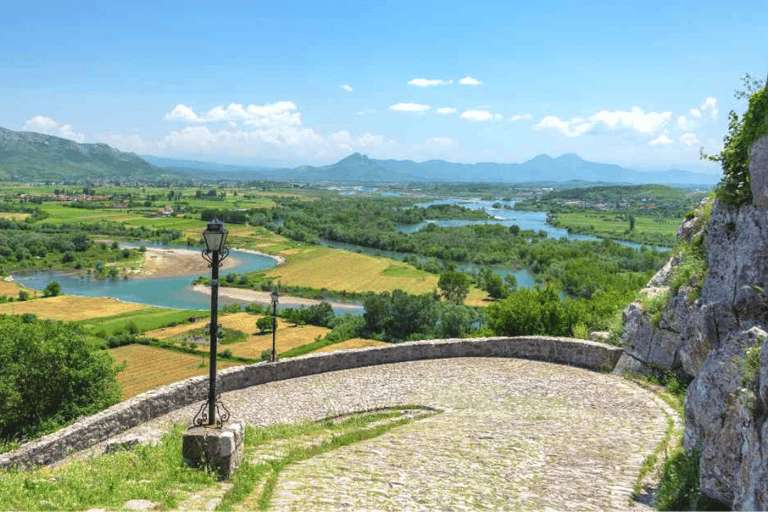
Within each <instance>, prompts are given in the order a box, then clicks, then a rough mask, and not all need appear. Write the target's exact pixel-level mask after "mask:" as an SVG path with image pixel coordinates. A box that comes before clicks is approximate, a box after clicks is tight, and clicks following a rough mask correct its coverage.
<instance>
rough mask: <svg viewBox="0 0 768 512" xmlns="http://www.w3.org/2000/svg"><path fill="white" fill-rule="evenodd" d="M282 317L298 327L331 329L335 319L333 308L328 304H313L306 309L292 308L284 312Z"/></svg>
mask: <svg viewBox="0 0 768 512" xmlns="http://www.w3.org/2000/svg"><path fill="white" fill-rule="evenodd" d="M282 317H283V318H284V319H286V320H287V321H289V322H292V323H294V324H297V325H306V324H309V325H317V326H318V327H330V326H331V324H332V323H333V319H334V317H335V315H334V313H333V307H331V305H330V304H329V303H327V302H321V303H320V304H313V305H311V306H307V307H305V308H292V309H287V310H285V311H283V312H282Z"/></svg>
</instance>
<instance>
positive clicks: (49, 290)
mask: <svg viewBox="0 0 768 512" xmlns="http://www.w3.org/2000/svg"><path fill="white" fill-rule="evenodd" d="M60 293H61V285H60V284H59V283H58V282H57V281H51V282H50V283H48V286H46V287H45V290H43V297H56V296H57V295H59V294H60Z"/></svg>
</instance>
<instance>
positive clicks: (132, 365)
mask: <svg viewBox="0 0 768 512" xmlns="http://www.w3.org/2000/svg"><path fill="white" fill-rule="evenodd" d="M109 353H110V354H111V355H112V357H114V358H115V361H117V363H118V364H121V363H122V362H123V361H125V362H126V367H125V370H123V371H122V372H120V373H118V374H117V381H118V382H119V383H120V384H121V386H122V394H123V400H127V399H128V398H131V397H132V396H136V395H138V394H139V393H143V392H144V391H149V390H150V389H155V388H157V387H160V386H164V385H166V384H171V383H172V382H177V381H180V380H183V379H187V378H189V377H194V376H195V375H207V374H208V359H207V358H206V357H204V356H194V355H191V354H182V353H179V352H173V351H171V350H163V349H161V348H154V347H147V346H145V345H127V346H125V347H119V348H115V349H111V350H109ZM202 363H204V366H202V367H201V364H202ZM238 364H239V363H230V362H226V361H218V362H217V364H216V367H217V369H218V368H226V367H228V366H235V365H238Z"/></svg>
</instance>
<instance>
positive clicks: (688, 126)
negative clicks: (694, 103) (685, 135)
mask: <svg viewBox="0 0 768 512" xmlns="http://www.w3.org/2000/svg"><path fill="white" fill-rule="evenodd" d="M691 111H696V112H699V110H698V109H695V108H692V109H691V110H689V111H688V113H689V114H691V115H692V116H694V117H701V112H699V115H698V116H696V114H693V113H692V112H691ZM700 126H701V123H699V122H697V121H694V120H693V119H688V118H686V117H685V116H679V117H678V118H677V127H678V129H680V131H683V132H689V131H692V130H695V129H697V128H699V127H700Z"/></svg>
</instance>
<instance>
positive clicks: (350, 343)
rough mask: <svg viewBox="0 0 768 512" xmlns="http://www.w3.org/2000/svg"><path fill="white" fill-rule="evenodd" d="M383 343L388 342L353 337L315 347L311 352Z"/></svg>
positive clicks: (366, 346)
mask: <svg viewBox="0 0 768 512" xmlns="http://www.w3.org/2000/svg"><path fill="white" fill-rule="evenodd" d="M385 345H389V343H384V342H383V341H376V340H366V339H363V338H353V339H351V340H347V341H342V342H341V343H334V344H333V345H328V346H327V347H323V348H320V349H317V350H315V352H313V353H317V352H333V351H334V350H345V349H350V348H369V347H383V346H385Z"/></svg>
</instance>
